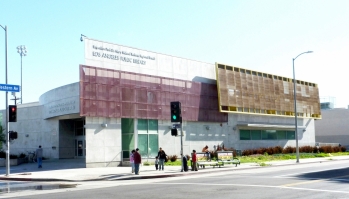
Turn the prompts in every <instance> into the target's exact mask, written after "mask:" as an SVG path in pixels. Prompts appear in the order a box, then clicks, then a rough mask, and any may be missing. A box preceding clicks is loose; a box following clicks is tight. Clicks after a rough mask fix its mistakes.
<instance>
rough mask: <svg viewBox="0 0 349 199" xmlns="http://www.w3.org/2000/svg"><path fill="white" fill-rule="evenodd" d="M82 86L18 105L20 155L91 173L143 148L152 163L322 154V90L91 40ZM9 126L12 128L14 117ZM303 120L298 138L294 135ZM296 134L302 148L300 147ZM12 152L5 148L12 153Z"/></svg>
mask: <svg viewBox="0 0 349 199" xmlns="http://www.w3.org/2000/svg"><path fill="white" fill-rule="evenodd" d="M84 45H85V46H84V54H85V63H82V64H80V65H79V66H76V70H79V71H80V73H79V74H80V76H79V77H76V80H77V82H75V83H72V84H68V85H62V86H61V87H58V88H52V90H49V91H47V92H43V94H42V95H41V96H40V98H39V99H38V101H37V102H33V103H24V104H18V105H17V110H18V111H17V122H11V123H10V127H9V130H10V131H16V132H18V138H17V139H15V140H12V141H11V154H19V153H26V152H27V151H33V150H35V149H36V148H37V147H38V146H39V145H41V146H42V148H43V151H44V154H43V156H44V157H45V158H50V159H51V158H56V159H63V158H81V159H84V160H83V161H85V163H86V167H107V166H119V165H121V164H122V162H123V161H127V160H128V158H129V154H130V151H131V150H132V149H135V148H139V151H140V153H141V156H142V159H143V160H144V161H153V160H154V158H155V156H156V155H157V152H158V150H159V148H160V147H161V148H162V149H163V150H164V151H165V152H166V154H167V155H177V156H180V154H181V139H182V146H183V154H184V155H187V154H190V152H191V151H192V150H193V149H195V150H197V151H200V150H201V149H202V148H203V147H204V146H206V145H207V146H208V147H209V150H215V149H216V148H217V147H219V146H223V145H224V147H226V148H234V149H237V150H245V149H255V148H259V147H273V146H282V147H287V146H295V145H296V139H298V142H299V146H305V145H315V128H314V120H318V119H321V112H320V102H319V90H318V86H317V84H315V83H312V82H307V81H303V80H296V82H295V83H296V97H297V98H296V99H297V109H296V110H297V111H296V113H295V111H294V94H293V93H294V90H293V79H292V78H288V77H282V76H278V75H276V74H269V73H264V72H262V71H254V70H249V69H245V68H240V67H235V66H233V65H227V64H223V63H220V62H216V63H205V62H200V61H196V60H190V59H185V58H181V57H176V56H171V55H166V54H162V53H156V52H152V51H148V50H142V49H137V48H133V47H128V46H123V45H118V44H113V43H109V42H103V41H98V40H95V39H90V38H85V40H84ZM175 101H178V102H180V103H181V114H182V129H178V133H179V135H180V134H181V133H183V135H182V137H181V136H172V135H171V129H172V128H173V127H174V126H175V124H174V123H172V122H171V108H170V104H171V102H175ZM0 113H2V126H3V127H4V126H5V123H6V122H5V117H4V116H5V115H6V113H5V110H1V112H0ZM295 114H297V116H298V119H297V122H298V129H295ZM296 130H297V132H298V138H296ZM3 148H4V147H3Z"/></svg>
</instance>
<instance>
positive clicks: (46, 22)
mask: <svg viewBox="0 0 349 199" xmlns="http://www.w3.org/2000/svg"><path fill="white" fill-rule="evenodd" d="M348 10H349V1H347V0H333V1H330V0H327V1H324V0H283V1H277V0H244V1H242V0H240V1H234V0H230V1H205V0H200V1H194V0H192V1H178V0H176V1H155V0H154V1H116V0H114V1H112V0H109V1H108V0H98V1H92V0H84V1H82V0H74V1H71V0H69V1H68V0H60V1H43V0H42V1H38V0H26V1H19V0H1V2H0V25H2V26H5V25H6V26H7V28H8V33H7V34H8V35H7V36H8V84H14V85H20V81H21V75H20V74H21V59H20V55H19V54H18V53H17V50H16V47H17V46H19V45H25V46H26V47H27V49H28V54H27V56H26V57H23V65H22V66H23V69H22V73H23V103H28V102H35V101H38V100H39V97H40V95H42V94H43V93H45V92H47V91H49V90H51V89H53V88H56V87H60V86H63V85H66V84H70V83H74V82H78V81H79V68H78V66H79V64H83V63H84V44H83V43H82V42H80V40H79V39H80V34H84V35H86V36H88V37H89V38H93V39H97V40H101V41H107V42H112V43H116V44H120V45H125V46H131V47H136V48H140V49H144V50H150V51H154V52H159V53H163V54H168V55H173V56H178V57H183V58H188V59H193V60H198V61H203V62H208V63H215V62H220V63H225V64H228V65H233V66H238V67H242V68H248V69H251V70H257V71H261V72H267V73H271V74H276V75H280V76H286V77H292V75H293V73H292V58H294V57H296V56H297V55H298V54H300V53H302V52H305V51H308V50H312V51H314V53H312V54H304V55H302V56H300V57H298V58H297V59H296V61H295V68H296V70H295V71H296V79H300V80H304V81H308V82H314V83H317V84H318V85H319V91H320V96H331V97H335V98H336V107H347V106H348V105H349V94H347V93H348V92H347V89H346V86H347V85H348V73H347V72H346V71H347V68H348V66H349V59H348V57H349V56H348V52H349V36H348V35H349V12H348ZM4 59H5V31H3V30H2V28H1V29H0V84H4V83H5V61H4ZM0 92H1V93H0V109H4V108H5V92H3V91H0ZM17 96H20V94H19V93H18V94H17ZM9 99H12V96H11V95H9ZM9 104H13V101H12V100H9Z"/></svg>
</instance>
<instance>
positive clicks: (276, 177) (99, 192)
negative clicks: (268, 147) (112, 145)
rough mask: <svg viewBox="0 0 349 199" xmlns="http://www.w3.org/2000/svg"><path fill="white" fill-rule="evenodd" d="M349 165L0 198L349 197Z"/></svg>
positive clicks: (96, 185) (99, 184) (103, 184)
mask: <svg viewBox="0 0 349 199" xmlns="http://www.w3.org/2000/svg"><path fill="white" fill-rule="evenodd" d="M348 163H349V161H330V162H326V163H310V164H299V165H293V166H290V165H288V166H278V167H259V168H251V169H244V170H231V171H227V172H224V173H222V172H214V171H213V172H210V173H206V174H202V175H192V176H190V175H189V176H182V177H174V178H164V179H156V178H155V179H143V180H126V181H120V180H117V181H93V182H82V183H75V184H78V185H77V186H76V188H65V187H61V188H56V189H48V190H44V189H43V190H24V191H15V192H10V193H2V194H0V198H10V197H16V198H50V199H54V198H140V199H141V198H146V199H148V198H154V199H156V198H159V199H160V198H161V199H162V198H164V197H165V198H166V199H171V198H203V199H206V198H207V199H210V198H215V199H227V198H247V199H248V198H251V199H252V198H283V199H286V198H316V199H319V198H320V199H321V198H324V199H325V198H326V199H327V198H349V186H348V182H349V169H348V166H347V165H348ZM207 169H211V168H207ZM199 172H200V171H199ZM27 183H28V185H30V184H32V183H31V182H27ZM52 183H53V182H50V183H48V182H47V183H41V184H43V185H49V184H52ZM35 184H36V185H37V184H38V182H36V183H35ZM55 184H57V182H56V183H55ZM66 184H74V183H66Z"/></svg>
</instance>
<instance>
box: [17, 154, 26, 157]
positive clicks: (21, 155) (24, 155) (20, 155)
mask: <svg viewBox="0 0 349 199" xmlns="http://www.w3.org/2000/svg"><path fill="white" fill-rule="evenodd" d="M18 157H19V158H25V157H27V155H26V154H25V153H20V154H19V155H18Z"/></svg>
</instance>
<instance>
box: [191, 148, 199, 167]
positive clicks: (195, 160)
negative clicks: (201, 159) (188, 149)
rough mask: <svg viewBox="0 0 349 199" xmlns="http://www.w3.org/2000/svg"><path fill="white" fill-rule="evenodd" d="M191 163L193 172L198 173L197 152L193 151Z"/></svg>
mask: <svg viewBox="0 0 349 199" xmlns="http://www.w3.org/2000/svg"><path fill="white" fill-rule="evenodd" d="M191 156H192V157H191V162H192V171H198V168H197V161H198V160H197V158H196V151H195V150H193V154H192V155H191Z"/></svg>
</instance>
